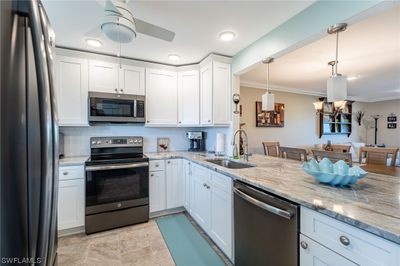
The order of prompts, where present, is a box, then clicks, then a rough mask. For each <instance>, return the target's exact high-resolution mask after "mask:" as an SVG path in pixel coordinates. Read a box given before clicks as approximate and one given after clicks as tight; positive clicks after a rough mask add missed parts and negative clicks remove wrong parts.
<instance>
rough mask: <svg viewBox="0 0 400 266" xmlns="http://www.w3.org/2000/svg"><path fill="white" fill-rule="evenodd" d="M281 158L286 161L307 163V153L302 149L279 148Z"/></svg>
mask: <svg viewBox="0 0 400 266" xmlns="http://www.w3.org/2000/svg"><path fill="white" fill-rule="evenodd" d="M279 156H280V157H281V158H286V159H292V160H298V161H307V151H306V150H305V149H300V148H291V147H279Z"/></svg>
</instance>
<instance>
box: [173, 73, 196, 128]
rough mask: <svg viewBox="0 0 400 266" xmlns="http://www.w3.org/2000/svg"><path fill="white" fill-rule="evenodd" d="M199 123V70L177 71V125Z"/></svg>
mask: <svg viewBox="0 0 400 266" xmlns="http://www.w3.org/2000/svg"><path fill="white" fill-rule="evenodd" d="M199 124H200V81H199V71H198V70H192V71H184V72H179V73H178V125H179V126H196V125H199Z"/></svg>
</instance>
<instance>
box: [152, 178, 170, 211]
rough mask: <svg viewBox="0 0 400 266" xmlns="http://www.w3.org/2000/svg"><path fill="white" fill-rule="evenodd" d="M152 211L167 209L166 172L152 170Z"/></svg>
mask: <svg viewBox="0 0 400 266" xmlns="http://www.w3.org/2000/svg"><path fill="white" fill-rule="evenodd" d="M149 194H150V196H149V198H150V212H157V211H162V210H165V209H166V207H167V204H166V197H165V172H164V171H157V172H150V193H149Z"/></svg>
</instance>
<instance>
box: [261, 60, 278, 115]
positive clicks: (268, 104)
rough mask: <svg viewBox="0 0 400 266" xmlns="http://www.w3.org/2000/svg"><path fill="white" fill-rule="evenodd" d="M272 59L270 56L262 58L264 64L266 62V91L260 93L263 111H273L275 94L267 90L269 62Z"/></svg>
mask: <svg viewBox="0 0 400 266" xmlns="http://www.w3.org/2000/svg"><path fill="white" fill-rule="evenodd" d="M273 61H274V59H273V58H272V57H267V58H265V59H263V60H262V62H263V63H264V64H267V92H266V93H264V94H263V95H262V105H261V109H262V110H263V111H275V95H274V94H272V93H271V92H270V91H269V64H270V63H272V62H273Z"/></svg>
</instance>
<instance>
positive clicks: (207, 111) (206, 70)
mask: <svg viewBox="0 0 400 266" xmlns="http://www.w3.org/2000/svg"><path fill="white" fill-rule="evenodd" d="M212 78H213V77H212V63H209V64H207V65H205V66H203V67H202V68H200V123H201V124H202V125H212V123H213V121H212V118H213V87H212V86H213V80H212Z"/></svg>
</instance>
